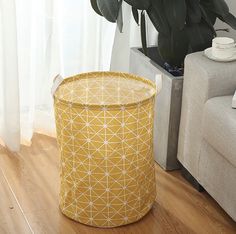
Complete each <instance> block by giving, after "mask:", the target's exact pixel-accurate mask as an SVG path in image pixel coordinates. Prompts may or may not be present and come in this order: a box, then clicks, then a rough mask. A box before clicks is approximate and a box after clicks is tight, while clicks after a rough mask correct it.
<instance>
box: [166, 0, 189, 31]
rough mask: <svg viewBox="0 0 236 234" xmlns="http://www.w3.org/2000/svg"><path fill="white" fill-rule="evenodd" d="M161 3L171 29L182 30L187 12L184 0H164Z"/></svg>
mask: <svg viewBox="0 0 236 234" xmlns="http://www.w3.org/2000/svg"><path fill="white" fill-rule="evenodd" d="M163 4H164V10H165V14H166V17H167V20H168V23H169V25H170V27H171V28H172V29H173V30H182V29H183V28H184V25H185V20H186V14H187V7H186V4H185V0H178V1H177V0H164V1H163Z"/></svg>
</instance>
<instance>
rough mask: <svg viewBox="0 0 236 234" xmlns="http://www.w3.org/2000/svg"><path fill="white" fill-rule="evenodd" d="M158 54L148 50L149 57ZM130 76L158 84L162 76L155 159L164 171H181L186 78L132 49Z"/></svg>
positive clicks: (155, 135)
mask: <svg viewBox="0 0 236 234" xmlns="http://www.w3.org/2000/svg"><path fill="white" fill-rule="evenodd" d="M156 51H157V50H153V48H150V49H149V55H150V57H153V53H156ZM130 73H133V74H136V75H139V76H143V77H145V78H147V79H149V80H152V81H154V82H155V81H156V80H155V79H156V78H155V77H156V75H157V74H161V76H162V90H161V92H160V94H159V95H158V96H157V100H156V107H155V111H156V113H155V124H154V156H155V160H156V162H157V163H158V164H159V165H160V166H161V167H162V168H164V169H165V170H174V169H178V168H179V162H178V160H177V146H178V134H179V123H180V114H181V101H182V88H183V77H174V76H172V75H171V74H169V73H168V72H167V71H166V70H164V69H163V68H162V67H161V66H159V65H158V64H157V63H155V62H154V61H152V60H151V59H150V58H149V57H147V56H145V55H144V54H143V53H142V52H141V51H140V50H139V48H131V54H130Z"/></svg>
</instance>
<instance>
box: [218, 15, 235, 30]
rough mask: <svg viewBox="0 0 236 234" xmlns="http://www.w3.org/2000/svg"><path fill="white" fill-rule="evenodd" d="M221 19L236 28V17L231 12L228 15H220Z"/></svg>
mask: <svg viewBox="0 0 236 234" xmlns="http://www.w3.org/2000/svg"><path fill="white" fill-rule="evenodd" d="M219 19H220V20H222V21H223V22H225V23H227V24H228V25H229V26H230V27H231V28H233V29H235V30H236V18H235V16H234V15H232V14H231V13H228V14H227V15H225V16H222V17H220V16H219Z"/></svg>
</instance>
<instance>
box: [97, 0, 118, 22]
mask: <svg viewBox="0 0 236 234" xmlns="http://www.w3.org/2000/svg"><path fill="white" fill-rule="evenodd" d="M97 5H98V9H99V10H100V12H101V13H102V15H103V16H104V17H105V18H106V19H107V20H108V21H110V22H113V23H114V22H116V20H117V17H118V13H119V2H118V0H97Z"/></svg>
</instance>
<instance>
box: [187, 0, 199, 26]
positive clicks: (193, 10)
mask: <svg viewBox="0 0 236 234" xmlns="http://www.w3.org/2000/svg"><path fill="white" fill-rule="evenodd" d="M186 4H187V18H186V21H187V22H188V23H190V24H197V23H200V22H201V17H202V14H201V9H200V3H199V0H186Z"/></svg>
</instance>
